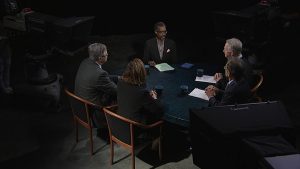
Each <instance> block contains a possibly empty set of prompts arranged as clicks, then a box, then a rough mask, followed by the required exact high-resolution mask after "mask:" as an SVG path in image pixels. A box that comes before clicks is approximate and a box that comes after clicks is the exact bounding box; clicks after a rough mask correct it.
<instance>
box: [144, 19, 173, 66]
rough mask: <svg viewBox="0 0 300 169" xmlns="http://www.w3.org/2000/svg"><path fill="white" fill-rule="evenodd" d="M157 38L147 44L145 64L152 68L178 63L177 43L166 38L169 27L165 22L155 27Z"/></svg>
mask: <svg viewBox="0 0 300 169" xmlns="http://www.w3.org/2000/svg"><path fill="white" fill-rule="evenodd" d="M154 33H155V36H156V37H154V38H152V39H149V40H147V41H146V43H145V48H144V62H145V63H146V64H149V65H150V66H155V65H156V64H159V63H169V64H171V63H176V57H177V52H176V43H175V42H174V41H173V40H171V39H168V38H166V35H167V27H166V24H165V23H163V22H157V23H155V25H154Z"/></svg>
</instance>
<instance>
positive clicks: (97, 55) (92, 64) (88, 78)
mask: <svg viewBox="0 0 300 169" xmlns="http://www.w3.org/2000/svg"><path fill="white" fill-rule="evenodd" d="M88 52H89V57H88V58H86V59H84V60H83V61H82V62H81V64H80V66H79V69H78V71H77V75H76V79H75V94H76V95H77V96H79V97H82V98H84V99H86V100H89V101H91V102H93V103H95V104H97V105H100V106H106V105H109V104H111V103H112V102H113V101H115V100H116V93H117V86H116V84H115V83H114V82H113V80H116V79H117V77H116V76H112V77H110V76H109V75H108V73H107V72H106V71H105V70H103V69H102V65H103V64H104V63H105V62H106V61H107V57H108V53H107V48H106V46H105V45H104V44H101V43H94V44H91V45H89V47H88ZM103 120H105V117H104V114H103V113H101V112H98V111H95V112H94V113H93V123H94V125H95V126H96V127H97V128H99V127H100V126H101V122H99V121H102V122H103Z"/></svg>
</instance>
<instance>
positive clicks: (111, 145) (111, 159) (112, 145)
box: [110, 138, 114, 165]
mask: <svg viewBox="0 0 300 169" xmlns="http://www.w3.org/2000/svg"><path fill="white" fill-rule="evenodd" d="M113 162H114V142H113V141H112V140H111V138H110V165H112V164H113Z"/></svg>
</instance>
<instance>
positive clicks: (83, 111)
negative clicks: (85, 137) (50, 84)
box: [64, 88, 100, 155]
mask: <svg viewBox="0 0 300 169" xmlns="http://www.w3.org/2000/svg"><path fill="white" fill-rule="evenodd" d="M64 91H65V93H66V94H67V95H68V98H69V100H70V104H71V109H72V113H73V118H74V124H75V130H76V143H77V142H78V124H81V125H82V126H83V127H85V128H87V129H88V132H89V139H90V154H91V155H93V131H92V129H93V126H92V119H91V118H92V116H91V110H92V109H95V108H97V109H100V106H98V105H96V104H94V103H92V102H90V101H88V100H85V99H83V98H80V97H78V96H76V95H75V94H73V93H72V92H70V91H69V90H68V89H67V88H65V89H64Z"/></svg>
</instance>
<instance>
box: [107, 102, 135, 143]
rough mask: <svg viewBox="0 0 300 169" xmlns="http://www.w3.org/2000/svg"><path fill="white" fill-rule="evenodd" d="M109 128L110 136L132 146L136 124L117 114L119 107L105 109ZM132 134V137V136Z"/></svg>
mask: <svg viewBox="0 0 300 169" xmlns="http://www.w3.org/2000/svg"><path fill="white" fill-rule="evenodd" d="M103 110H104V112H105V116H106V120H107V124H108V128H109V130H110V134H111V135H112V136H114V137H115V138H117V139H118V140H120V141H121V142H123V143H125V144H127V145H131V143H132V139H133V137H134V133H133V127H134V126H133V124H134V122H133V121H131V120H130V119H127V118H125V117H123V116H120V115H119V114H117V106H116V107H114V108H113V109H112V108H104V109H103ZM131 133H132V136H131Z"/></svg>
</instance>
